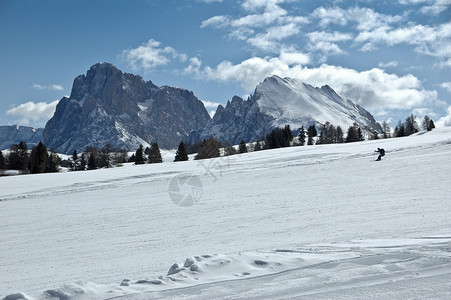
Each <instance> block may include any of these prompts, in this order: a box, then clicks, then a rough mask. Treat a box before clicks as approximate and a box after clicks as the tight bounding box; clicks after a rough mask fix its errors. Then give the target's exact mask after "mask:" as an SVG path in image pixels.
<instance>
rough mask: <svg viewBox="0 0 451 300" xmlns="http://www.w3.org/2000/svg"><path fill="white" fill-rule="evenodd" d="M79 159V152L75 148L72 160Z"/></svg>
mask: <svg viewBox="0 0 451 300" xmlns="http://www.w3.org/2000/svg"><path fill="white" fill-rule="evenodd" d="M77 159H78V153H77V150H74V153H72V160H73V161H74V162H76V161H77Z"/></svg>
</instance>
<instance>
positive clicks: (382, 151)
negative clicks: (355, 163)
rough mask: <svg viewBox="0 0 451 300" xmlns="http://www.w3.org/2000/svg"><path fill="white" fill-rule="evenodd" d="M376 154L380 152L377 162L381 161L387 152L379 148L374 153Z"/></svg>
mask: <svg viewBox="0 0 451 300" xmlns="http://www.w3.org/2000/svg"><path fill="white" fill-rule="evenodd" d="M374 152H379V156H378V157H377V159H376V161H378V160H381V159H382V156H384V155H385V150H384V149H382V148H377V150H376V151H374Z"/></svg>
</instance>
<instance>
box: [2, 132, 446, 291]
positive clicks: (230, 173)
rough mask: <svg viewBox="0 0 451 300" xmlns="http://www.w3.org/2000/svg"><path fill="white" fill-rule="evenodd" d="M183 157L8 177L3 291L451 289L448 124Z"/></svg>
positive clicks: (4, 183)
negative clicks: (192, 181) (174, 187)
mask: <svg viewBox="0 0 451 300" xmlns="http://www.w3.org/2000/svg"><path fill="white" fill-rule="evenodd" d="M377 147H383V148H385V150H386V151H387V154H386V156H385V157H384V158H383V160H382V161H381V162H373V160H374V158H375V157H374V156H375V154H374V153H373V151H374V149H375V148H377ZM172 159H173V157H171V156H168V157H166V158H165V161H166V163H163V164H158V165H143V166H133V165H125V166H124V167H120V168H114V169H105V170H96V171H89V172H69V173H61V174H40V175H26V176H18V177H3V178H0V187H1V189H0V244H1V245H2V247H0V262H1V263H0V297H4V296H6V295H11V299H17V298H18V296H20V294H17V295H16V296H17V297H13V294H15V293H20V292H22V294H24V295H25V294H26V295H31V296H27V297H28V298H29V299H47V298H49V297H51V296H53V297H54V298H55V299H58V298H59V299H149V298H151V299H180V298H183V299H243V298H255V299H268V298H270V299H287V298H299V299H330V298H334V299H349V298H354V299H366V298H367V299H370V298H391V299H405V298H414V299H424V298H428V299H449V298H451V218H450V212H451V201H450V200H451V199H450V195H451V128H443V129H436V130H434V131H432V132H429V133H426V134H417V135H415V136H411V137H406V138H400V139H388V140H378V141H368V142H362V143H352V144H341V145H321V146H315V147H309V146H306V147H292V148H285V149H278V150H269V151H261V152H255V153H248V154H243V155H239V156H232V157H226V158H217V159H212V160H205V161H188V162H182V163H172V162H171V161H172ZM184 175H186V176H188V177H189V176H198V177H199V179H200V180H201V182H202V185H203V190H202V198H201V199H200V201H199V203H198V204H197V205H194V206H191V207H179V206H176V205H175V204H174V203H172V202H171V200H170V197H169V193H168V185H169V182H170V180H171V179H172V178H174V176H184ZM174 263H177V266H175V265H173V264H174ZM171 266H172V267H171ZM168 271H171V272H170V273H173V274H171V275H167V274H168Z"/></svg>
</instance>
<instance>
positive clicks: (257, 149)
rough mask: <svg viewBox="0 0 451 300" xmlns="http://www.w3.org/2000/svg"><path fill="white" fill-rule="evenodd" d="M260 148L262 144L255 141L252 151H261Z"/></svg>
mask: <svg viewBox="0 0 451 300" xmlns="http://www.w3.org/2000/svg"><path fill="white" fill-rule="evenodd" d="M262 148H263V147H262V143H261V142H260V141H257V142H256V143H255V146H254V151H261V150H262Z"/></svg>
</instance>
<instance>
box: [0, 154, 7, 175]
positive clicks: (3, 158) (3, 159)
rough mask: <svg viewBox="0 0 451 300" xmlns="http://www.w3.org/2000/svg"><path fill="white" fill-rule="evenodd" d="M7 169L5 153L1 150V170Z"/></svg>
mask: <svg viewBox="0 0 451 300" xmlns="http://www.w3.org/2000/svg"><path fill="white" fill-rule="evenodd" d="M3 169H6V160H5V157H4V156H3V152H2V151H1V150H0V170H3Z"/></svg>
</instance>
